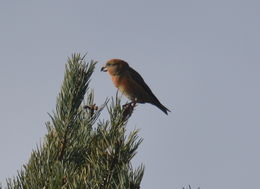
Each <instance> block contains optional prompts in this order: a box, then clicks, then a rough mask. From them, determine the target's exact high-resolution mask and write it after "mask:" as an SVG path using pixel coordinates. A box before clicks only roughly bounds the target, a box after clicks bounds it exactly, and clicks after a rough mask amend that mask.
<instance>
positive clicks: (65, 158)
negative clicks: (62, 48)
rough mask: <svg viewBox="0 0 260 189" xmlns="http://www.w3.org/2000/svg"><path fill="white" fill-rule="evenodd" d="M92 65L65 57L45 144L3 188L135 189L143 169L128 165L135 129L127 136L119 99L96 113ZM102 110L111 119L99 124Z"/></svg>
mask: <svg viewBox="0 0 260 189" xmlns="http://www.w3.org/2000/svg"><path fill="white" fill-rule="evenodd" d="M95 65H96V62H94V61H90V62H89V63H86V62H85V60H84V57H81V56H80V55H79V54H74V55H73V56H72V57H71V58H69V59H68V63H67V65H66V70H65V77H64V81H63V84H62V87H61V92H60V93H59V95H58V98H57V104H56V111H55V112H54V113H53V114H52V115H50V117H51V121H50V122H47V123H46V126H47V129H48V133H47V135H46V136H45V139H44V142H43V143H42V144H40V146H38V147H37V149H36V150H34V151H33V152H32V154H31V157H30V160H29V162H28V163H27V164H26V165H24V167H23V169H22V170H21V171H19V172H18V176H17V177H15V178H13V179H9V180H8V181H7V188H8V189H37V188H41V189H56V188H59V189H60V188H64V189H65V188H71V189H74V188H76V189H80V188H91V189H95V188H102V189H117V188H118V189H124V188H126V189H128V188H129V189H137V188H140V183H141V180H142V177H143V173H144V167H143V166H142V165H141V166H140V167H138V168H137V169H136V170H134V169H133V167H132V165H131V162H130V161H131V159H132V158H133V157H134V155H135V154H136V150H137V148H138V146H139V145H140V143H141V142H142V140H141V139H139V138H138V136H137V133H138V131H137V130H134V131H132V132H131V133H130V134H129V135H126V128H125V127H126V124H127V119H126V118H125V117H124V115H123V109H122V108H121V105H120V101H119V100H118V99H115V100H112V103H111V105H110V106H108V105H107V101H105V102H104V104H103V105H101V106H100V107H99V108H98V110H97V109H95V105H94V93H93V91H90V90H89V88H88V86H89V81H90V77H91V75H92V73H93V71H94V69H95ZM86 93H87V95H86V96H87V97H86V101H85V102H84V101H83V100H84V96H85V94H86ZM84 104H85V105H87V107H89V108H87V109H85V108H84ZM105 107H107V109H108V111H109V115H110V119H109V120H106V121H101V120H100V119H98V118H99V117H100V113H101V111H102V110H104V108H105Z"/></svg>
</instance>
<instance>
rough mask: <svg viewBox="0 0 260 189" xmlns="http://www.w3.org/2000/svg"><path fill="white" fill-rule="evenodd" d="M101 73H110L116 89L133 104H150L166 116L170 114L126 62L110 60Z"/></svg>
mask: <svg viewBox="0 0 260 189" xmlns="http://www.w3.org/2000/svg"><path fill="white" fill-rule="evenodd" d="M101 71H103V72H108V74H109V75H110V76H111V78H112V81H113V83H114V85H115V87H116V88H118V90H119V91H120V92H121V93H122V94H123V95H124V96H126V97H127V98H128V99H130V100H131V101H132V102H133V103H141V104H143V103H150V104H152V105H155V106H156V107H157V108H159V109H160V110H162V111H163V112H164V113H165V114H166V115H168V112H170V110H169V109H168V108H166V107H165V106H164V105H162V103H161V102H160V101H159V100H158V98H157V97H156V96H155V95H154V94H153V92H152V90H151V89H150V88H149V87H148V85H147V84H146V83H145V81H144V79H143V78H142V76H141V75H140V74H139V73H138V72H137V71H135V70H134V69H133V68H131V67H130V66H129V64H128V63H127V62H126V61H124V60H122V59H111V60H108V61H107V62H106V64H105V66H103V67H102V68H101Z"/></svg>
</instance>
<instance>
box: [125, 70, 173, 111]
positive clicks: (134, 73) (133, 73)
mask: <svg viewBox="0 0 260 189" xmlns="http://www.w3.org/2000/svg"><path fill="white" fill-rule="evenodd" d="M129 72H130V75H131V77H132V79H133V80H134V81H135V82H136V83H137V84H139V85H141V86H142V87H143V89H144V90H145V92H146V93H147V94H148V96H149V97H150V99H147V102H149V103H151V104H153V105H155V106H157V107H158V108H159V109H160V110H162V111H163V112H164V113H165V114H166V115H167V114H168V112H170V110H169V109H167V108H166V107H165V106H164V105H162V104H161V102H160V101H159V100H158V99H157V98H156V96H155V95H154V94H153V92H152V90H151V89H150V88H149V87H148V85H147V84H146V83H145V82H144V79H143V78H142V76H141V75H140V74H139V73H138V72H137V71H135V70H134V69H133V68H131V67H129Z"/></svg>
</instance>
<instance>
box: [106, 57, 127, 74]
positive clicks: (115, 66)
mask: <svg viewBox="0 0 260 189" xmlns="http://www.w3.org/2000/svg"><path fill="white" fill-rule="evenodd" d="M128 68H129V65H128V63H127V62H125V61H124V60H121V59H111V60H109V61H107V63H106V65H105V66H103V67H102V68H101V71H103V72H108V73H109V74H110V75H120V74H122V73H124V72H125V71H127V70H128Z"/></svg>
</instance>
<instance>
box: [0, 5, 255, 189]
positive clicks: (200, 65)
mask: <svg viewBox="0 0 260 189" xmlns="http://www.w3.org/2000/svg"><path fill="white" fill-rule="evenodd" d="M259 9H260V2H259V1H256V0H255V1H253V0H218V1H216V0H215V1H212V0H207V1H206V0H196V1H193V0H174V1H170V0H169V1H166V0H162V1H155V0H149V1H148V0H142V1H137V0H132V1H119V0H110V1H105V0H103V1H102V0H97V1H83V0H76V1H69V0H63V1H50V0H46V1H29V0H25V1H18V0H14V1H2V2H1V6H0V24H1V26H0V28H1V34H0V52H1V60H0V86H1V96H0V97H1V98H0V105H1V106H0V120H1V132H0V154H1V156H0V158H1V159H0V160H1V161H0V182H1V183H2V184H3V185H5V179H6V178H10V177H13V176H16V175H17V170H20V169H21V167H22V165H23V164H25V163H26V162H27V161H28V159H29V157H30V154H31V152H32V150H33V149H35V148H36V145H37V144H39V143H40V142H41V141H42V139H43V137H44V135H45V134H46V132H47V129H46V128H45V122H47V121H49V120H50V118H49V116H48V114H47V113H52V112H53V111H54V109H55V103H56V98H57V95H58V92H59V90H60V86H61V83H62V80H63V76H64V75H63V74H64V66H65V64H66V62H67V58H68V57H69V56H71V54H72V53H75V52H79V53H83V54H84V53H86V52H88V55H87V57H86V59H87V60H91V59H94V60H96V61H98V62H99V63H98V64H97V68H96V71H95V72H94V74H93V77H92V81H91V84H90V87H91V88H93V89H94V90H95V99H96V100H95V101H96V103H97V104H102V103H103V102H104V100H105V98H106V97H111V96H115V94H116V89H115V87H114V86H113V84H112V82H111V80H110V78H109V76H108V75H107V74H106V73H102V72H100V68H101V66H102V65H103V64H104V63H105V62H106V61H107V60H108V59H111V58H121V59H124V60H125V61H127V62H128V63H129V64H130V66H131V67H133V68H134V69H135V70H137V71H138V72H139V73H140V74H141V75H142V76H143V78H144V80H145V81H146V83H147V84H148V85H149V86H150V88H151V89H152V91H153V92H154V94H155V95H156V96H157V97H158V98H159V99H160V101H161V102H162V104H164V105H165V106H166V107H167V108H169V109H170V110H171V113H169V115H168V116H166V115H165V114H164V113H163V112H161V111H160V110H159V109H157V108H156V107H155V106H152V105H149V104H142V105H138V107H137V109H136V111H135V112H134V114H133V116H132V117H131V120H130V121H129V123H128V126H127V127H128V129H129V131H130V130H132V129H134V128H137V129H140V132H139V136H140V137H142V138H143V139H144V141H143V143H142V144H141V146H140V147H139V149H138V153H137V155H136V156H135V158H134V159H133V164H134V166H135V167H137V166H138V165H139V164H140V163H143V164H144V165H145V175H144V178H143V180H142V188H175V189H181V188H182V187H187V186H188V185H191V186H192V188H197V187H200V188H201V189H206V188H211V189H218V188H222V189H230V188H236V189H244V188H260V179H259V175H260V148H259V144H260V99H259V97H260V85H259V82H260V53H259V50H260V35H259V33H260V21H259V18H260V11H259ZM123 100H125V101H126V99H123ZM101 118H102V117H101Z"/></svg>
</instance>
